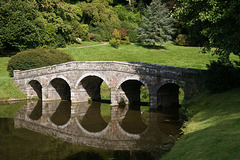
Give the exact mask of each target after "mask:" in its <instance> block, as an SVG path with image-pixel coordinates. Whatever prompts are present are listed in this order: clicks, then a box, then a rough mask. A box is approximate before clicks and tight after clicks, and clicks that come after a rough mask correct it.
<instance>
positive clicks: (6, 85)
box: [0, 57, 26, 97]
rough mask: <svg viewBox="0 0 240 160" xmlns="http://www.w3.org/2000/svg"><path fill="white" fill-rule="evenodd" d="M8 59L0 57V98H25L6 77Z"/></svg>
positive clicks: (7, 76) (9, 78)
mask: <svg viewBox="0 0 240 160" xmlns="http://www.w3.org/2000/svg"><path fill="white" fill-rule="evenodd" d="M9 59H10V57H0V62H1V63H0V97H26V96H25V95H24V94H23V93H22V92H21V91H20V89H18V88H17V87H16V86H15V84H14V83H13V80H12V78H11V77H9V75H8V71H7V64H8V61H9Z"/></svg>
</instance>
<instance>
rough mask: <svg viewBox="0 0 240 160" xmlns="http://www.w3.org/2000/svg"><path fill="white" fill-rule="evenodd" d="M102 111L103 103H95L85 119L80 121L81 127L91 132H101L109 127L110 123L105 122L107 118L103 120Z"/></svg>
mask: <svg viewBox="0 0 240 160" xmlns="http://www.w3.org/2000/svg"><path fill="white" fill-rule="evenodd" d="M101 109H102V108H101V103H99V102H93V103H92V104H91V106H90V107H89V108H88V110H87V112H86V114H85V115H84V117H83V118H82V119H78V120H79V122H80V124H81V126H82V127H83V128H85V129H86V130H87V131H89V132H101V131H102V130H104V129H105V128H106V127H107V125H108V122H106V121H105V119H106V118H105V119H104V118H103V116H102V115H103V114H102V113H101V112H102V111H101ZM109 111H110V110H109ZM109 117H110V114H109Z"/></svg>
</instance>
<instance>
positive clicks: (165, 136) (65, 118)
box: [0, 101, 181, 160]
mask: <svg viewBox="0 0 240 160" xmlns="http://www.w3.org/2000/svg"><path fill="white" fill-rule="evenodd" d="M180 127H181V123H180V122H179V117H178V115H177V114H172V113H168V114H166V113H165V114H164V113H160V112H149V111H148V107H143V106H128V105H126V106H125V107H119V106H114V107H110V106H109V104H106V103H98V102H92V103H91V104H89V103H74V104H71V103H70V102H68V101H52V102H42V101H30V102H28V103H27V104H26V105H24V106H23V107H22V108H21V109H20V110H19V111H18V112H17V113H16V114H15V116H14V118H13V119H6V118H5V119H3V118H2V119H0V159H1V160H4V159H80V160H91V159H94V160H98V159H99V160H110V159H111V160H128V159H129V160H141V159H143V160H148V159H149V160H155V159H159V158H160V157H161V156H162V155H163V154H164V153H165V152H167V151H168V150H169V149H170V148H171V146H172V145H173V143H174V142H175V141H176V140H177V138H178V137H179V128H180Z"/></svg>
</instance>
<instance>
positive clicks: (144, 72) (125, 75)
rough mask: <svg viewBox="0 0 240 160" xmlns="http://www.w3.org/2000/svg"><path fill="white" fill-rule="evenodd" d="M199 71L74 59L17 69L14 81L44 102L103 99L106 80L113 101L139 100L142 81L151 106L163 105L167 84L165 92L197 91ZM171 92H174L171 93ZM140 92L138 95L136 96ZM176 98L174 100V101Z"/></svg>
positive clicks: (188, 93)
mask: <svg viewBox="0 0 240 160" xmlns="http://www.w3.org/2000/svg"><path fill="white" fill-rule="evenodd" d="M199 72H200V70H196V69H189V68H180V67H171V66H164V65H156V64H148V63H140V62H116V61H84V62H80V61H73V62H68V63H63V64H59V65H53V66H47V67H42V68H36V69H31V70H25V71H19V70H15V71H14V78H13V80H14V82H15V84H16V85H17V86H19V88H20V89H21V90H22V91H23V92H24V93H25V94H26V95H27V97H28V98H31V97H34V96H37V97H39V98H42V100H43V101H48V100H57V99H68V100H71V101H72V102H84V101H87V100H88V98H92V99H96V100H98V99H100V98H101V96H100V85H101V83H102V82H103V81H105V82H106V84H107V85H108V87H109V88H110V90H111V104H112V105H117V104H119V103H120V101H121V100H124V101H125V103H128V102H130V103H131V102H132V101H139V98H138V92H139V84H143V85H145V86H146V87H147V88H148V90H149V100H150V108H152V109H156V108H157V107H158V106H159V105H162V104H161V100H160V99H161V95H163V93H161V94H160V93H159V91H160V88H161V87H162V86H164V85H166V84H170V85H168V86H169V87H170V89H169V92H168V89H167V88H166V89H164V92H165V93H164V95H165V96H166V95H172V97H176V96H174V94H175V95H176V94H178V91H174V90H173V89H171V88H174V86H178V88H179V87H181V88H182V89H183V91H184V93H185V98H191V97H192V96H194V95H195V94H197V93H198V90H197V85H196V82H195V81H196V78H197V75H198V73H199ZM170 92H171V93H170ZM136 95H137V96H136ZM173 101H174V100H173Z"/></svg>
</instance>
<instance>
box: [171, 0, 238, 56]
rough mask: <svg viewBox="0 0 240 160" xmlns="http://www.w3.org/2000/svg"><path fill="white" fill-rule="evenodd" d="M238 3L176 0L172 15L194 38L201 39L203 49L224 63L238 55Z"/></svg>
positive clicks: (217, 0) (220, 0)
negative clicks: (211, 51) (230, 57)
mask: <svg viewBox="0 0 240 160" xmlns="http://www.w3.org/2000/svg"><path fill="white" fill-rule="evenodd" d="M239 8H240V1H239V0H228V1H226V0H178V5H177V6H176V10H175V12H174V15H175V16H176V17H177V18H178V19H179V20H180V21H181V22H182V23H183V25H184V26H186V28H187V29H188V32H189V33H190V35H191V36H192V37H194V38H198V37H205V38H206V41H205V44H204V46H205V49H211V48H213V47H214V48H216V50H215V51H214V52H215V54H217V55H220V58H221V59H224V60H228V59H229V55H230V53H234V54H235V55H240V45H239V44H240V9H239ZM209 51H210V50H209Z"/></svg>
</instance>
